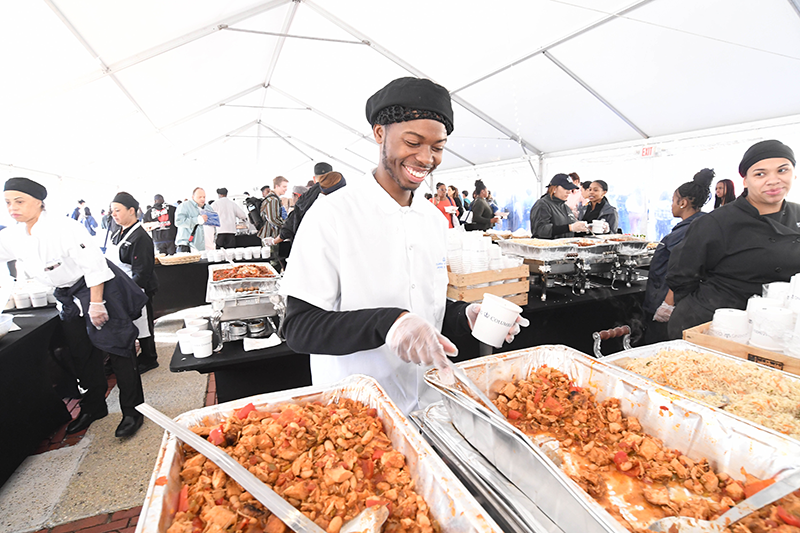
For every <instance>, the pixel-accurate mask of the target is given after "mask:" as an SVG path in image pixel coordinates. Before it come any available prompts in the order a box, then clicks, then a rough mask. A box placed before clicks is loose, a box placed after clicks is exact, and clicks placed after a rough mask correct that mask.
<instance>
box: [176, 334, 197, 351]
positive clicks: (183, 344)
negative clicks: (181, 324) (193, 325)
mask: <svg viewBox="0 0 800 533" xmlns="http://www.w3.org/2000/svg"><path fill="white" fill-rule="evenodd" d="M195 331H196V330H194V329H179V330H178V331H177V332H176V333H175V334H176V335H177V336H178V346H179V347H180V349H181V353H182V354H183V355H189V354H190V353H192V352H193V351H194V350H193V348H192V338H191V335H192V333H194V332H195Z"/></svg>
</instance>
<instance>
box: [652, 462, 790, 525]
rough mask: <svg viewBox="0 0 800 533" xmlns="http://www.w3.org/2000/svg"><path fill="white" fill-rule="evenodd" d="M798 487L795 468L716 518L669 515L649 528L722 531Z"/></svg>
mask: <svg viewBox="0 0 800 533" xmlns="http://www.w3.org/2000/svg"><path fill="white" fill-rule="evenodd" d="M797 489H800V470H795V471H793V472H792V473H790V474H787V475H785V476H783V478H782V479H779V480H776V481H775V483H773V484H772V485H770V486H769V487H767V488H765V489H761V490H760V491H758V492H756V493H755V494H753V495H752V496H750V497H749V498H747V499H746V500H743V501H741V502H739V503H738V504H736V505H735V506H733V507H731V508H730V509H728V510H727V511H726V512H725V513H723V514H722V515H720V516H719V517H718V518H716V519H714V520H711V521H708V520H699V519H697V518H688V517H686V516H669V517H667V518H662V519H660V520H656V521H655V522H653V523H652V524H650V527H648V528H647V529H649V530H651V531H660V532H662V533H721V532H722V531H724V530H725V528H726V527H728V526H730V525H732V524H734V523H735V522H738V521H739V520H741V519H742V518H744V517H746V516H748V515H749V514H752V513H754V512H756V511H758V510H759V509H761V508H762V507H764V506H765V505H769V504H771V503H773V502H775V501H777V500H780V499H781V498H783V497H784V496H786V495H788V494H791V493H792V492H794V491H796V490H797Z"/></svg>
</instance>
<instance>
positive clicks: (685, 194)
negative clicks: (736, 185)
mask: <svg viewBox="0 0 800 533" xmlns="http://www.w3.org/2000/svg"><path fill="white" fill-rule="evenodd" d="M713 179H714V171H713V170H711V169H710V168H704V169H703V170H701V171H700V172H698V173H697V174H695V175H694V178H693V179H692V181H689V182H687V183H684V184H683V185H681V186H680V187H678V188H677V189H675V193H674V194H673V195H672V216H674V217H678V218H680V219H681V221H680V222H678V224H677V225H676V226H675V227H674V228H672V231H671V232H670V233H668V234H667V235H665V236H664V238H663V239H661V242H660V243H658V248H656V251H655V253H654V254H653V260H652V261H651V262H650V271H649V274H648V276H647V292H645V295H644V303H643V304H642V309H643V310H644V312H645V316H646V317H647V318H648V319H649V322H648V324H647V331H646V333H645V342H646V343H647V344H653V343H656V342H661V341H666V340H668V339H669V333H668V331H667V323H668V322H669V319H670V316H671V315H672V311H673V310H674V309H675V296H674V294H673V293H672V291H671V290H669V287H667V279H666V278H667V268H668V266H669V258H670V255H671V254H672V250H673V249H674V248H675V247H676V246H678V245H679V244H680V243H681V241H683V238H684V237H685V236H686V231H687V230H688V229H689V224H691V223H692V222H694V221H695V220H697V219H698V218H699V217H701V216H703V215H705V213H703V212H702V211H701V209H702V208H703V206H704V205H705V204H706V203H707V202H708V197H709V192H710V187H711V181H712V180H713Z"/></svg>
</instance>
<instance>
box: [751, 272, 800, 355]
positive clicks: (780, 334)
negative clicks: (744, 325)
mask: <svg viewBox="0 0 800 533" xmlns="http://www.w3.org/2000/svg"><path fill="white" fill-rule="evenodd" d="M779 283H780V282H779ZM787 285H789V284H788V283H786V285H783V284H782V283H781V284H778V285H773V284H771V283H770V284H767V285H765V286H764V289H765V294H767V295H769V297H765V298H759V297H758V296H753V297H752V298H750V299H749V300H748V301H747V317H748V321H749V324H750V340H749V341H748V343H749V344H750V345H751V346H755V347H757V348H763V349H765V350H771V351H773V352H787V353H788V352H790V351H796V350H791V348H792V347H793V346H792V345H793V344H794V340H793V334H792V332H793V330H794V329H795V323H796V321H797V314H796V312H795V309H796V307H797V305H798V304H794V303H792V304H791V307H787V303H789V302H791V300H790V299H789V295H790V292H789V288H788V287H787Z"/></svg>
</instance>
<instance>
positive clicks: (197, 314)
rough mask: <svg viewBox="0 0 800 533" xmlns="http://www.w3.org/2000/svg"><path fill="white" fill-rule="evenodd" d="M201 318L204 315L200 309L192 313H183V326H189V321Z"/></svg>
mask: <svg viewBox="0 0 800 533" xmlns="http://www.w3.org/2000/svg"><path fill="white" fill-rule="evenodd" d="M201 318H203V315H202V313H200V312H198V311H192V312H191V313H187V314H185V315H183V327H188V326H189V322H191V321H192V320H199V319H201Z"/></svg>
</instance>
